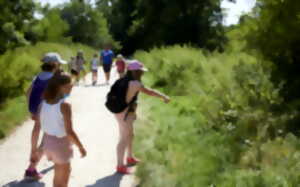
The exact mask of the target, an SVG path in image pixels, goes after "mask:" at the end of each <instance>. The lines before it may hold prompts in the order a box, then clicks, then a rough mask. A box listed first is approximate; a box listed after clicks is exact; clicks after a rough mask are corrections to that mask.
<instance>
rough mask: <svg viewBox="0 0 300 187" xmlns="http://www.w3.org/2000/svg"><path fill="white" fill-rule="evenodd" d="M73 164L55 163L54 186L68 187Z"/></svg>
mask: <svg viewBox="0 0 300 187" xmlns="http://www.w3.org/2000/svg"><path fill="white" fill-rule="evenodd" d="M70 173H71V164H70V163H67V164H55V166H54V180H53V187H68V183H69V178H70Z"/></svg>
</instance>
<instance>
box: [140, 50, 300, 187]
mask: <svg viewBox="0 0 300 187" xmlns="http://www.w3.org/2000/svg"><path fill="white" fill-rule="evenodd" d="M135 58H137V59H139V60H141V61H143V62H144V63H145V64H146V66H147V67H148V68H149V69H150V72H149V73H147V74H146V78H145V79H144V83H145V84H146V85H148V86H152V87H155V88H157V89H160V90H161V91H163V92H165V93H167V94H169V95H171V98H172V102H171V103H170V104H168V105H165V104H162V103H161V102H159V101H156V100H153V99H146V100H144V102H143V103H142V111H141V115H142V119H141V120H140V121H139V122H138V125H137V139H138V140H137V141H136V145H135V148H136V150H137V151H138V155H139V156H140V157H141V158H142V159H143V160H145V162H143V163H142V164H141V166H140V167H139V168H138V175H139V177H140V178H141V181H142V186H143V187H162V186H167V187H202V186H203V187H204V186H220V187H227V186H228V187H234V186H240V187H258V186H259V187H264V186H265V187H270V186H278V187H279V186H282V187H290V186H293V187H294V186H295V187H296V186H297V185H298V184H299V183H300V175H299V173H298V172H296V171H297V170H298V169H299V167H300V165H299V163H298V161H297V159H299V157H300V151H299V150H298V147H299V145H300V144H299V143H298V138H297V137H295V136H294V135H292V134H290V133H288V131H287V130H286V124H287V121H288V120H289V119H290V118H293V117H294V114H293V112H288V111H282V109H281V105H282V99H281V98H280V96H279V94H278V93H279V89H277V88H275V87H274V86H273V84H272V82H271V81H270V71H269V70H270V65H269V63H268V62H266V61H263V60H261V59H260V58H259V57H256V56H251V55H248V54H246V53H243V52H224V53H222V54H220V53H213V54H206V52H205V51H201V50H200V49H194V48H191V47H186V46H185V47H181V46H175V47H166V48H160V49H153V50H152V51H150V52H143V51H140V52H137V53H136V55H135ZM287 166H288V167H287ZM287 168H288V169H287Z"/></svg>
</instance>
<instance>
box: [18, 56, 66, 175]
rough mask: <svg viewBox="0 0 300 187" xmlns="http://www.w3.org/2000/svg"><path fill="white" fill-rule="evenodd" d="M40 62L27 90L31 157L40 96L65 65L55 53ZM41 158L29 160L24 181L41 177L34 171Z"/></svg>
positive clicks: (34, 143)
mask: <svg viewBox="0 0 300 187" xmlns="http://www.w3.org/2000/svg"><path fill="white" fill-rule="evenodd" d="M41 61H42V62H43V64H42V66H41V69H42V72H41V73H39V74H38V75H37V76H36V78H35V79H34V81H33V82H32V84H31V86H30V88H29V89H28V90H27V103H28V109H29V111H30V113H31V118H32V119H33V120H34V127H33V130H32V139H31V155H32V154H33V153H34V152H36V149H37V144H38V143H37V141H35V140H34V139H33V137H34V136H38V135H39V124H38V123H39V121H38V120H37V119H38V107H39V105H40V103H41V101H42V94H43V92H44V90H45V88H46V86H47V84H48V82H49V80H50V79H51V78H52V77H53V76H54V73H56V74H58V73H57V72H58V71H59V66H60V65H59V64H65V63H66V62H65V61H64V60H62V59H61V57H60V55H59V54H57V53H47V54H46V55H45V56H44V57H43V59H42V60H41ZM41 156H42V155H40V156H39V158H38V159H36V160H30V164H29V166H28V168H27V169H26V171H25V175H24V177H25V178H26V179H35V180H38V179H40V178H41V177H42V175H41V174H40V173H39V172H38V171H37V169H36V166H37V164H38V162H39V160H40V157H41ZM31 157H32V156H30V158H31Z"/></svg>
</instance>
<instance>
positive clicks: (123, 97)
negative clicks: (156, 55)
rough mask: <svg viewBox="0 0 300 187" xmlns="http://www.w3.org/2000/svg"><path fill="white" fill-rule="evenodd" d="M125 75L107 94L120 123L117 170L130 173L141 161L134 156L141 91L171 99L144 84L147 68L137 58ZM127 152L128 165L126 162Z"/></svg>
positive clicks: (108, 104) (107, 103) (129, 65)
mask: <svg viewBox="0 0 300 187" xmlns="http://www.w3.org/2000/svg"><path fill="white" fill-rule="evenodd" d="M127 70H128V71H127V74H126V76H125V77H123V78H121V79H119V80H117V81H116V82H115V83H114V84H113V86H112V87H111V90H110V92H109V93H108V95H107V101H106V103H105V105H106V107H107V108H108V109H109V110H110V111H111V112H112V113H115V117H116V119H117V121H118V124H119V131H120V140H119V143H118V145H117V159H118V164H117V172H118V173H122V174H128V173H130V170H129V168H128V166H130V165H135V164H137V163H138V162H139V160H138V159H136V158H134V156H133V151H132V142H133V122H134V121H135V120H136V109H137V99H138V94H139V92H142V93H145V94H147V95H149V96H154V97H158V98H161V99H162V100H163V101H164V102H165V103H168V102H169V101H170V99H169V97H168V96H165V95H163V94H161V93H159V92H158V91H155V90H152V89H150V88H146V87H144V86H143V84H142V82H141V79H142V76H143V74H144V72H145V71H147V69H146V68H144V66H143V64H142V63H140V62H139V61H137V60H133V61H131V62H130V63H129V64H128V67H127ZM125 152H127V159H126V160H127V166H126V165H125V164H124V157H125Z"/></svg>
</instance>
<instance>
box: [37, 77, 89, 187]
mask: <svg viewBox="0 0 300 187" xmlns="http://www.w3.org/2000/svg"><path fill="white" fill-rule="evenodd" d="M71 90H72V83H71V77H70V76H69V75H66V74H61V75H57V76H55V77H53V78H52V79H51V80H50V81H49V83H48V85H47V88H46V90H45V92H44V97H43V98H44V100H43V101H42V103H41V106H40V109H39V119H38V120H39V121H40V123H38V125H40V128H41V129H42V131H43V132H44V136H43V140H42V150H43V153H44V154H45V155H46V156H47V158H48V159H49V160H50V161H52V162H53V163H54V179H53V187H67V186H68V182H69V177H70V172H71V164H70V161H71V158H72V157H73V149H72V144H75V145H76V146H77V147H78V149H79V151H80V153H81V156H82V157H85V156H86V150H85V148H84V147H83V145H82V143H81V142H80V140H79V138H78V136H77V134H76V133H75V132H74V130H73V124H72V109H71V104H70V103H68V102H66V101H65V99H64V98H65V95H69V94H70V93H71ZM33 139H34V140H35V141H37V139H38V136H34V137H33ZM35 156H36V155H35V154H33V158H32V159H35V158H34V157H35Z"/></svg>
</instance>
